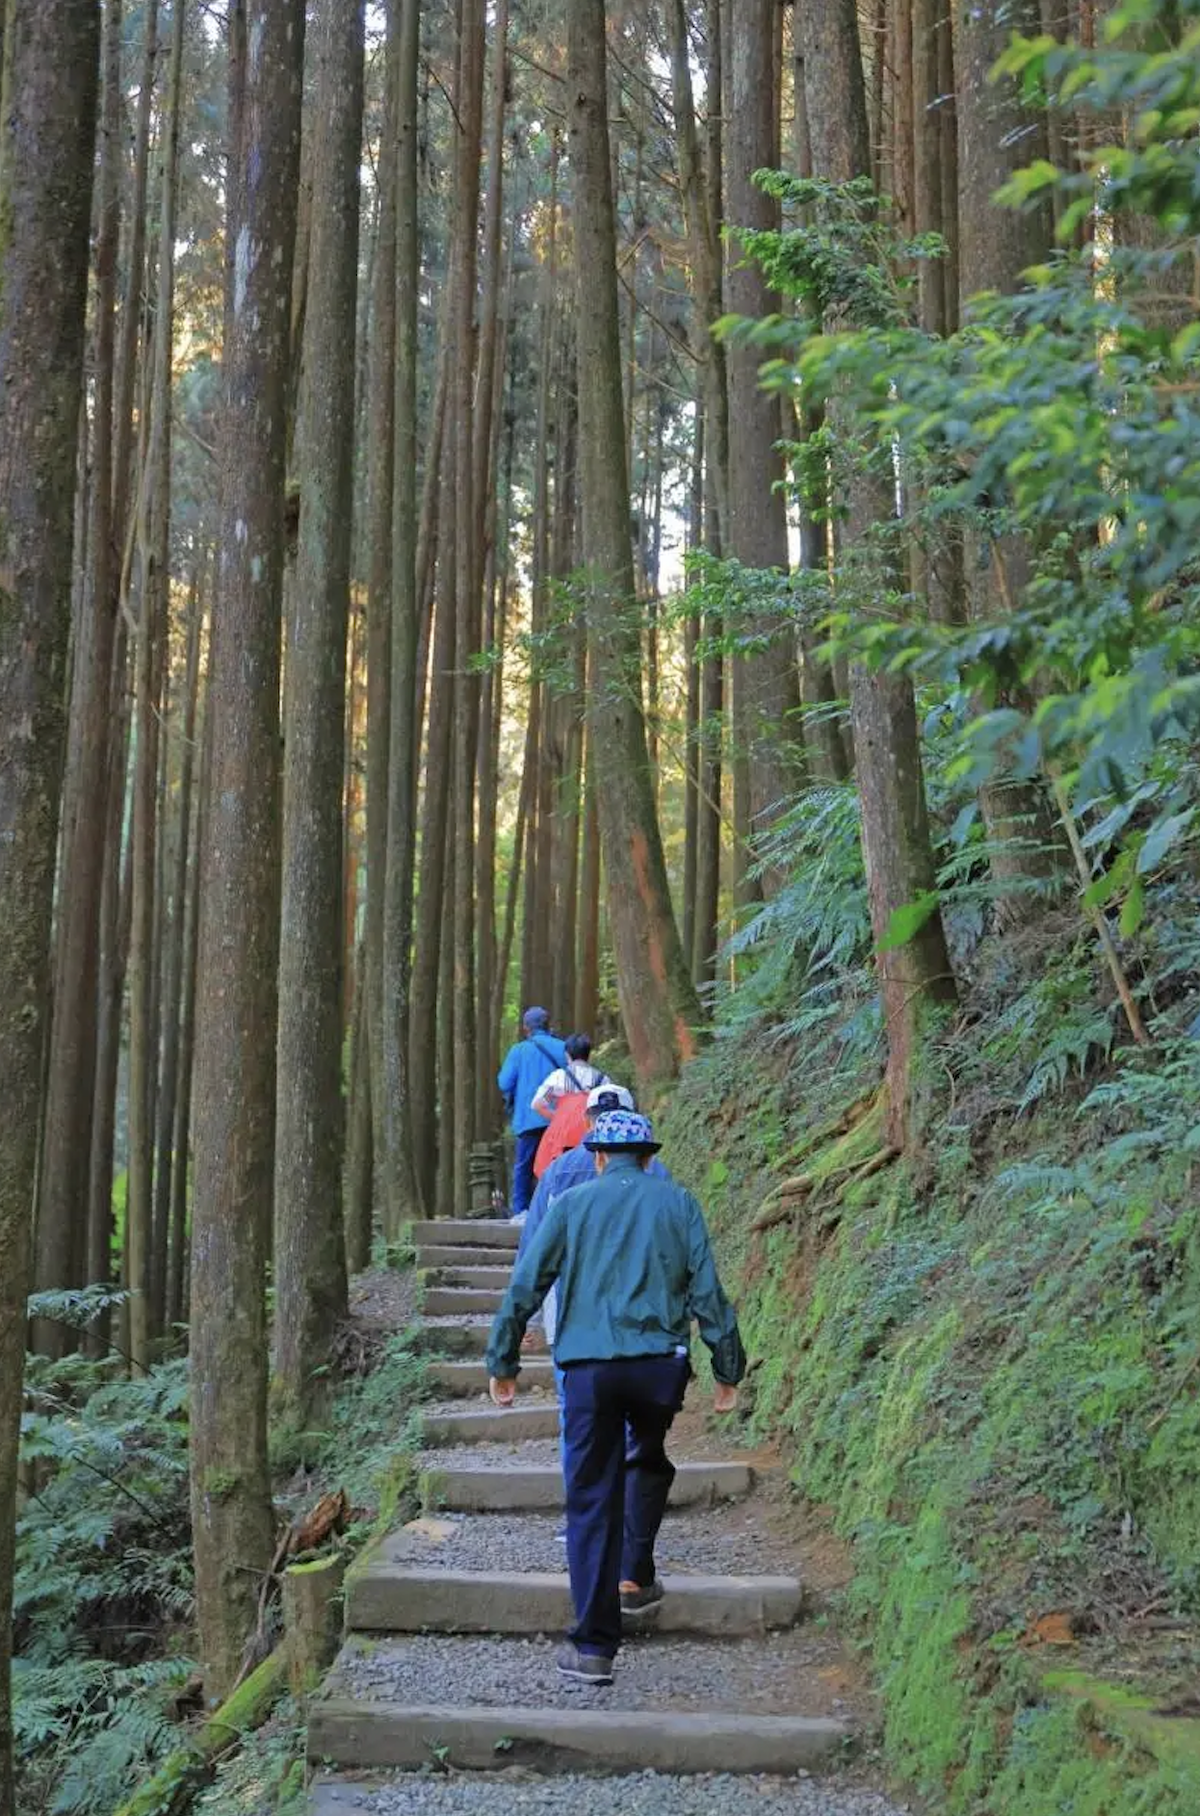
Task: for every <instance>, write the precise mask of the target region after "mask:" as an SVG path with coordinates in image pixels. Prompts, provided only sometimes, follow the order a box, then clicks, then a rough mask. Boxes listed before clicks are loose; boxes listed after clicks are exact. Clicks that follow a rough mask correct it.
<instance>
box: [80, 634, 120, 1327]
mask: <svg viewBox="0 0 1200 1816" xmlns="http://www.w3.org/2000/svg"><path fill="white" fill-rule="evenodd" d="M110 690H111V694H112V702H113V711H112V724H111V726H110V728H109V735H108V740H107V746H108V748H107V763H106V768H107V777H106V782H105V800H104V827H105V858H104V876H103V878H102V881H101V890H100V907H99V918H100V951H99V966H98V1001H97V1011H96V1066H95V1078H94V1087H93V1097H92V1116H91V1151H90V1153H89V1156H88V1174H87V1191H88V1199H87V1258H86V1264H85V1272H86V1275H87V1278H88V1280H90V1281H95V1282H97V1283H100V1284H107V1283H109V1282H111V1281H113V1280H114V1279H115V1277H116V1271H117V1270H115V1269H114V1267H113V1254H112V1247H113V1140H114V1135H115V1132H116V1122H117V1071H118V1065H119V1061H120V1052H121V1005H122V1001H123V999H124V994H125V959H126V954H127V951H128V947H129V914H128V909H129V891H128V890H127V889H125V888H123V878H124V875H125V869H126V865H125V853H124V850H123V847H122V842H121V829H122V827H123V826H124V824H125V772H126V766H127V763H128V746H129V718H130V699H129V688H128V685H127V678H126V635H125V626H124V623H123V622H119V623H118V625H117V633H116V638H115V642H114V649H113V673H112V679H111V682H110ZM110 1322H111V1320H110V1318H109V1316H108V1314H107V1313H105V1312H102V1313H101V1314H100V1316H99V1317H98V1318H97V1319H96V1320H95V1322H94V1323H93V1324H92V1325H90V1326H89V1335H88V1339H87V1342H86V1345H85V1347H86V1349H87V1353H88V1354H89V1355H92V1356H97V1355H104V1354H105V1353H106V1350H107V1338H108V1331H109V1325H110Z"/></svg>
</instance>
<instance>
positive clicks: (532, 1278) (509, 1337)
mask: <svg viewBox="0 0 1200 1816" xmlns="http://www.w3.org/2000/svg"><path fill="white" fill-rule="evenodd" d="M566 1228H567V1224H566V1218H565V1216H564V1215H563V1213H562V1211H561V1210H559V1209H558V1208H557V1206H554V1207H552V1208H551V1209H550V1211H549V1212H548V1213H547V1214H546V1216H545V1218H544V1219H543V1221H542V1227H541V1229H540V1230H539V1231H538V1233H537V1235H536V1236H535V1237H534V1238H533V1241H532V1242H531V1243H530V1245H529V1247H528V1249H527V1250H526V1251H525V1254H524V1255H523V1256H521V1257H520V1258H519V1259H518V1261H517V1265H516V1267H515V1268H514V1269H513V1274H512V1279H511V1280H510V1281H509V1283H508V1291H507V1292H506V1293H505V1295H504V1303H503V1304H502V1305H501V1307H500V1310H499V1311H498V1312H497V1313H496V1316H495V1319H494V1320H493V1323H492V1331H491V1336H490V1337H489V1339H488V1347H487V1356H486V1361H487V1371H488V1374H489V1375H491V1376H492V1378H493V1379H494V1380H497V1381H511V1380H512V1379H513V1378H514V1376H516V1375H517V1374H519V1372H520V1366H521V1360H520V1359H521V1338H522V1337H523V1336H524V1335H525V1327H526V1326H527V1324H528V1323H529V1320H530V1319H531V1318H532V1316H533V1314H534V1312H535V1311H536V1310H537V1308H538V1306H539V1305H540V1304H541V1303H542V1300H543V1299H544V1298H545V1297H546V1294H547V1293H548V1292H549V1290H550V1288H551V1287H552V1286H553V1285H554V1282H555V1281H556V1280H557V1279H558V1275H559V1271H560V1269H561V1267H562V1263H563V1255H564V1253H565V1250H566Z"/></svg>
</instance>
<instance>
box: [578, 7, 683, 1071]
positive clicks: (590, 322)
mask: <svg viewBox="0 0 1200 1816" xmlns="http://www.w3.org/2000/svg"><path fill="white" fill-rule="evenodd" d="M567 43H568V52H567V54H568V63H569V75H568V97H569V120H570V131H571V143H572V151H573V156H572V166H573V170H574V176H575V197H574V201H575V209H574V245H575V277H576V324H577V334H578V360H579V439H580V472H581V479H582V486H581V492H582V501H583V532H584V562H585V565H586V567H587V570H588V574H589V597H588V630H589V642H590V647H591V652H592V656H593V660H594V665H595V667H594V675H595V684H594V686H593V687H592V689H591V691H590V694H589V701H588V722H589V726H590V728H591V731H592V734H593V740H594V742H593V751H594V757H595V772H596V785H597V801H598V806H599V812H600V838H601V844H602V848H603V851H604V858H605V863H604V868H605V875H606V878H607V883H608V910H609V921H610V924H611V927H612V934H613V943H614V946H615V949H616V960H617V990H618V996H619V998H620V1003H621V1013H622V1018H623V1020H624V1023H625V1031H626V1035H627V1037H628V1040H629V1047H630V1052H631V1054H632V1056H633V1062H634V1065H635V1067H636V1070H637V1074H638V1077H639V1079H640V1080H641V1082H642V1084H643V1085H644V1086H654V1085H656V1084H659V1083H661V1082H662V1081H664V1080H665V1079H667V1078H669V1077H670V1076H671V1075H672V1074H673V1073H674V1072H675V1071H676V1070H677V1068H678V1066H679V1063H680V1061H681V1060H683V1059H686V1058H688V1057H690V1055H691V1054H692V1052H693V1051H694V1046H695V1035H694V1028H695V1024H696V1022H697V1020H698V1017H699V1005H698V1003H697V1001H696V995H695V991H694V990H693V988H692V981H691V975H690V970H689V967H688V964H687V962H686V961H685V959H684V955H683V949H682V947H681V945H680V942H679V932H678V929H677V927H676V924H675V915H674V911H673V909H672V906H671V898H670V895H669V893H668V890H667V877H666V864H665V861H664V858H663V849H662V839H661V835H660V832H659V826H658V818H657V814H656V812H655V807H654V795H653V790H652V786H651V779H650V766H649V759H648V756H647V751H646V728H645V722H644V720H643V717H642V711H641V701H640V691H639V685H638V682H639V676H638V664H639V658H640V640H639V638H638V636H637V629H636V624H635V625H633V626H630V624H629V622H628V617H629V611H628V608H629V603H630V601H631V600H632V598H633V592H634V586H633V565H632V559H631V553H630V546H629V482H628V475H627V472H626V466H625V430H624V423H623V421H622V409H621V349H620V334H619V321H618V312H617V288H616V234H615V226H614V219H613V199H612V187H611V168H610V164H609V135H608V106H607V82H606V71H605V62H606V48H605V35H604V6H603V0H570V5H569V8H568V37H567Z"/></svg>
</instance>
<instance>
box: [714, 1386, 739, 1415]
mask: <svg viewBox="0 0 1200 1816" xmlns="http://www.w3.org/2000/svg"><path fill="white" fill-rule="evenodd" d="M736 1405H737V1388H736V1387H730V1386H729V1385H728V1384H727V1383H726V1382H724V1381H717V1382H715V1383H714V1385H713V1411H714V1412H732V1411H733V1409H734V1407H735V1406H736Z"/></svg>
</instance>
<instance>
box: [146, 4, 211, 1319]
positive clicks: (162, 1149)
mask: <svg viewBox="0 0 1200 1816" xmlns="http://www.w3.org/2000/svg"><path fill="white" fill-rule="evenodd" d="M181 11H182V9H181ZM199 560H200V557H199V556H198V555H195V556H193V561H194V563H195V565H194V566H193V570H192V583H191V589H190V594H189V598H188V608H187V657H186V668H185V672H184V679H183V724H182V728H181V730H180V738H179V814H178V830H177V837H176V841H175V862H174V867H173V873H172V878H171V927H170V942H169V946H168V950H167V955H166V965H165V978H164V984H163V1016H162V1023H163V1042H162V1077H161V1081H160V1085H159V1093H158V1104H157V1114H156V1124H157V1126H156V1132H155V1143H154V1146H155V1163H154V1250H155V1263H156V1267H157V1266H159V1265H161V1273H162V1277H161V1286H160V1288H158V1289H157V1290H160V1291H161V1295H162V1328H163V1329H164V1331H169V1328H170V1325H171V1324H172V1323H173V1322H174V1321H175V1319H176V1318H177V1317H178V1315H179V1305H178V1301H177V1300H176V1301H175V1302H174V1303H172V1291H171V1281H172V1272H171V1257H172V1254H173V1253H174V1252H175V1251H176V1249H177V1247H178V1239H177V1237H176V1235H175V1232H173V1231H172V1228H171V1198H172V1190H173V1187H174V1168H173V1166H172V1146H173V1143H174V1139H175V1128H176V1122H177V1115H178V1106H179V1049H180V1034H181V1024H182V1020H183V996H184V972H185V969H186V959H187V944H186V942H187V932H188V925H187V922H188V917H187V907H186V904H187V899H188V869H189V859H190V857H191V855H192V845H191V831H192V779H193V776H194V773H195V761H194V753H195V743H196V701H197V695H198V690H199V685H200V628H201V619H202V617H203V613H204V606H203V601H202V597H201V585H200V574H199V571H198V569H199ZM160 1255H161V1263H160V1262H159V1257H160Z"/></svg>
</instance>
